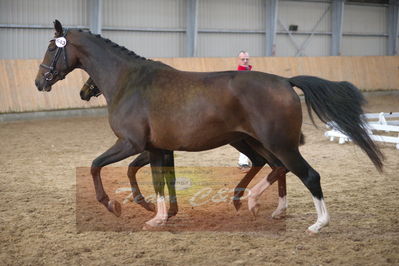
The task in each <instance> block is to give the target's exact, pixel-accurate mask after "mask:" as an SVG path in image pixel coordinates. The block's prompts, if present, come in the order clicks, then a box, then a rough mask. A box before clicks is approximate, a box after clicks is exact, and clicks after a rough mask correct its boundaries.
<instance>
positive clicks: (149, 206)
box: [139, 200, 155, 212]
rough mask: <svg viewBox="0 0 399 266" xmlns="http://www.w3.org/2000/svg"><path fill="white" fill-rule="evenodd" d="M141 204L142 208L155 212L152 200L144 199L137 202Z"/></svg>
mask: <svg viewBox="0 0 399 266" xmlns="http://www.w3.org/2000/svg"><path fill="white" fill-rule="evenodd" d="M139 204H140V205H141V206H143V208H144V209H146V210H147V211H150V212H155V205H154V203H152V202H146V201H144V200H143V201H142V202H140V203H139Z"/></svg>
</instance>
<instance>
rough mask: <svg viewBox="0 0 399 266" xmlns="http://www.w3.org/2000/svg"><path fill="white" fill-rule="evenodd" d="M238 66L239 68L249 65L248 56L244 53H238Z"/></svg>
mask: <svg viewBox="0 0 399 266" xmlns="http://www.w3.org/2000/svg"><path fill="white" fill-rule="evenodd" d="M238 64H239V65H240V66H248V65H249V54H248V52H246V51H240V52H239V53H238Z"/></svg>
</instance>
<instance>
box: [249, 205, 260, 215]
mask: <svg viewBox="0 0 399 266" xmlns="http://www.w3.org/2000/svg"><path fill="white" fill-rule="evenodd" d="M249 210H250V212H251V213H252V215H253V216H254V217H256V216H257V215H258V212H259V204H255V206H253V207H252V208H250V209H249Z"/></svg>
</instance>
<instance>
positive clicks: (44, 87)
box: [35, 79, 51, 91]
mask: <svg viewBox="0 0 399 266" xmlns="http://www.w3.org/2000/svg"><path fill="white" fill-rule="evenodd" d="M35 85H36V88H37V89H38V90H39V91H51V85H49V84H48V82H47V80H44V79H42V80H39V79H36V80H35Z"/></svg>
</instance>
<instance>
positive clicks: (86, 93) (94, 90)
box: [80, 78, 101, 101]
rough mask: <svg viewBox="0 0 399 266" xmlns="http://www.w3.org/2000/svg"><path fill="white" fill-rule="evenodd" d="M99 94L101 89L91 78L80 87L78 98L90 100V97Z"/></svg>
mask: <svg viewBox="0 0 399 266" xmlns="http://www.w3.org/2000/svg"><path fill="white" fill-rule="evenodd" d="M99 95H101V91H100V89H99V88H98V87H97V86H96V84H95V83H94V81H93V80H92V79H91V78H89V79H88V80H87V81H86V83H85V84H84V85H83V87H82V89H80V98H81V99H82V100H85V101H90V98H91V97H93V96H94V97H98V96H99Z"/></svg>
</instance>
